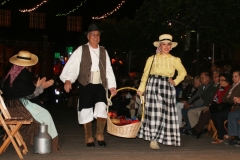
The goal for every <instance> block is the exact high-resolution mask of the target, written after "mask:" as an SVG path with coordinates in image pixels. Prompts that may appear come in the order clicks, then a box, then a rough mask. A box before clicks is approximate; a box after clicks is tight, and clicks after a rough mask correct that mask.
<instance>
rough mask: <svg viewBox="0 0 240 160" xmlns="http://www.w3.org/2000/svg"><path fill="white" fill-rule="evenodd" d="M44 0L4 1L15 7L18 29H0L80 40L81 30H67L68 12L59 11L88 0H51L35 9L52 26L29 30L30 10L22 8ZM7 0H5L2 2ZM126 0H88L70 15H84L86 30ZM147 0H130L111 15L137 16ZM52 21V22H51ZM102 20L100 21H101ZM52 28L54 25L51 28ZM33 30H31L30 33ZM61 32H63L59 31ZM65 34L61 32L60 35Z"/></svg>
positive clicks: (16, 35)
mask: <svg viewBox="0 0 240 160" xmlns="http://www.w3.org/2000/svg"><path fill="white" fill-rule="evenodd" d="M42 1H43V0H9V1H8V2H6V4H4V5H2V6H1V5H0V9H8V10H11V11H12V24H11V25H12V26H13V27H14V30H0V32H3V33H4V34H3V35H4V36H5V37H7V39H9V40H11V39H13V40H27V41H31V40H32V41H42V36H39V35H49V39H48V40H49V41H50V42H58V44H59V45H60V46H62V45H63V44H66V43H73V42H75V43H77V40H76V39H77V37H78V36H79V35H80V34H79V33H75V32H73V33H71V32H66V24H64V23H62V22H65V21H66V16H61V17H56V14H64V13H68V12H69V11H71V10H72V9H74V8H76V7H77V6H78V5H80V4H81V2H84V0H48V2H47V3H44V4H43V5H42V6H40V7H39V8H38V9H36V10H35V11H34V12H40V13H46V16H47V21H48V22H46V23H47V27H46V28H47V29H48V30H34V29H32V30H29V22H28V21H29V19H28V15H29V14H28V12H26V13H21V12H19V11H18V10H19V9H31V8H33V7H35V6H36V5H37V4H40V3H41V2H42ZM2 2H3V0H1V2H0V4H1V3H2ZM121 2H122V0H86V2H85V3H83V5H82V6H81V7H80V8H79V9H78V10H76V11H75V12H73V13H71V14H69V15H70V16H82V17H83V20H82V31H86V30H87V28H88V26H89V24H90V23H91V22H92V21H93V20H92V19H91V18H92V16H102V15H103V14H105V13H107V12H111V11H112V10H113V9H114V8H116V7H117V5H118V4H119V3H121ZM142 2H143V0H126V1H125V4H123V5H122V7H121V8H120V9H119V10H117V11H116V12H114V13H113V14H112V15H110V16H109V17H107V18H116V19H117V20H120V19H121V18H124V17H129V18H133V17H134V14H135V12H136V9H138V8H139V7H140V6H141V5H142ZM49 21H50V24H49ZM97 22H98V21H97ZM49 28H50V29H49ZM29 33H30V34H29ZM59 33H60V34H59ZM59 35H61V36H59Z"/></svg>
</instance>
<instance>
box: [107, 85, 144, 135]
mask: <svg viewBox="0 0 240 160" xmlns="http://www.w3.org/2000/svg"><path fill="white" fill-rule="evenodd" d="M126 89H128V90H135V91H137V89H135V88H132V87H123V88H120V89H118V90H117V91H120V90H126ZM111 98H112V97H110V100H111ZM143 100H144V98H143V96H142V97H141V105H142V111H144V106H143V105H144V102H143ZM108 107H109V106H108ZM143 115H144V114H142V116H143ZM142 120H143V117H142V119H141V121H139V122H137V123H133V124H127V125H123V126H118V125H115V124H113V123H112V121H111V119H110V117H109V116H108V117H107V132H108V133H109V134H112V135H114V136H118V137H123V138H136V136H137V133H138V130H139V128H140V126H141V124H142Z"/></svg>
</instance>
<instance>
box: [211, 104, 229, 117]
mask: <svg viewBox="0 0 240 160" xmlns="http://www.w3.org/2000/svg"><path fill="white" fill-rule="evenodd" d="M231 107H232V104H231V103H228V102H222V103H217V102H215V101H213V102H212V103H211V104H210V106H209V111H210V113H211V114H213V113H217V112H222V111H224V110H225V109H229V108H231Z"/></svg>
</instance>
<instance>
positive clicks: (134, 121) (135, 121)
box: [131, 119, 139, 124]
mask: <svg viewBox="0 0 240 160" xmlns="http://www.w3.org/2000/svg"><path fill="white" fill-rule="evenodd" d="M138 122H139V120H137V119H136V120H132V121H131V124H133V123H138Z"/></svg>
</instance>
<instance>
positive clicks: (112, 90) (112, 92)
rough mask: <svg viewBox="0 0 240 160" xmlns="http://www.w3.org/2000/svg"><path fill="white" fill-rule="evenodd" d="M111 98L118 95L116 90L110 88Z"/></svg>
mask: <svg viewBox="0 0 240 160" xmlns="http://www.w3.org/2000/svg"><path fill="white" fill-rule="evenodd" d="M110 92H111V96H115V95H116V94H117V90H116V88H110Z"/></svg>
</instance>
